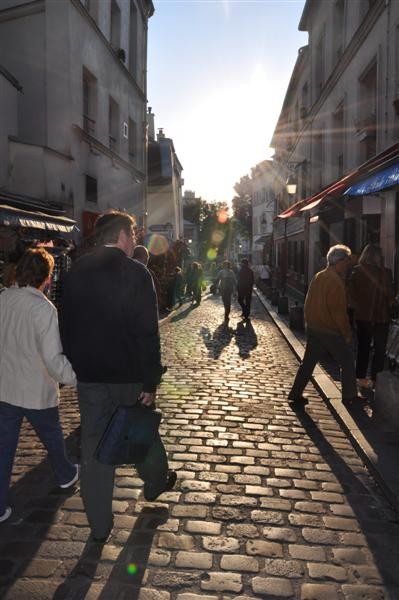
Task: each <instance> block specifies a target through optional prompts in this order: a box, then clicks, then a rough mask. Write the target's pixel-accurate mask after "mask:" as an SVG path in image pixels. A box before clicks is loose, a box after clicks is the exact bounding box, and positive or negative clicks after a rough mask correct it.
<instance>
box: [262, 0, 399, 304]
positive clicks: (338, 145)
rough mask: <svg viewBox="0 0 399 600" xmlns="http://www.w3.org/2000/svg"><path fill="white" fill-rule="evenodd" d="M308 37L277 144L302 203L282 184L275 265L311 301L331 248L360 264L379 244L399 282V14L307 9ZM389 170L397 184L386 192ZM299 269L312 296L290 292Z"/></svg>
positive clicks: (363, 3)
mask: <svg viewBox="0 0 399 600" xmlns="http://www.w3.org/2000/svg"><path fill="white" fill-rule="evenodd" d="M299 29H300V30H302V31H307V32H308V34H309V43H308V45H307V46H305V47H304V48H301V49H300V51H299V54H298V59H297V62H296V65H295V68H294V70H293V73H292V77H291V80H290V83H289V86H288V89H287V93H286V97H285V100H284V103H283V107H282V110H281V114H280V117H279V119H278V123H277V126H276V129H275V132H274V136H273V139H272V144H271V145H272V146H273V147H274V148H275V151H276V152H275V162H276V163H277V166H278V169H279V170H280V171H281V172H282V173H284V174H285V175H286V176H287V177H288V176H289V175H290V174H291V175H292V176H293V177H294V178H295V179H296V182H297V189H296V193H295V194H294V195H292V196H289V195H288V194H287V192H286V190H285V189H284V187H285V186H284V183H283V182H282V183H281V188H280V191H279V194H278V197H279V212H280V214H281V215H282V216H283V217H286V218H282V219H278V222H277V224H276V229H275V236H274V237H275V245H276V246H277V249H276V253H275V255H276V257H277V256H278V255H279V254H280V257H282V261H281V262H282V264H281V265H280V266H281V268H282V269H283V270H285V273H286V275H287V283H288V285H289V287H291V288H292V289H297V290H298V291H299V292H301V293H302V294H304V293H305V292H306V289H307V285H308V282H309V279H310V277H311V276H312V275H313V273H314V272H315V271H317V270H319V269H320V268H321V267H322V266H323V265H324V257H325V254H326V251H327V249H328V247H329V246H330V245H333V244H335V243H345V244H347V245H349V246H350V247H351V249H352V252H354V253H355V254H359V253H360V252H361V251H362V249H363V248H364V246H365V245H366V244H367V243H368V242H374V243H378V244H380V245H381V246H382V248H383V252H384V255H385V263H386V265H387V266H388V267H390V268H391V269H392V270H393V271H394V272H395V273H396V281H397V278H398V255H397V247H398V244H399V221H398V219H399V203H398V193H397V187H396V184H397V179H398V180H399V166H398V168H397V171H398V172H397V173H396V167H397V165H399V149H398V148H397V147H396V144H397V143H398V142H399V4H398V3H397V2H395V1H392V0H350V1H348V0H336V1H331V2H323V3H320V2H317V1H314V0H307V2H306V4H305V7H304V11H303V14H302V17H301V21H300V23H299ZM386 169H391V171H392V173H393V174H391V176H390V178H388V179H386V181H384V182H383V181H382V178H381V174H382V173H383V172H385V170H386ZM373 177H374V180H373V182H369V185H368V186H363V188H362V189H360V188H359V186H358V187H357V189H355V184H357V185H358V184H359V183H361V182H362V181H366V180H368V179H369V178H373ZM376 177H378V178H379V184H377V183H376V180H375V178H376ZM349 188H351V189H349ZM355 194H356V195H355ZM295 243H296V246H295V245H294V244H295ZM298 244H299V246H298ZM298 248H299V249H300V250H299V253H300V258H299V259H298V257H297V255H298ZM302 256H303V260H302ZM295 259H296V265H295V264H292V262H293V261H294V263H295ZM303 262H304V264H303ZM291 267H294V269H293V271H292V270H291ZM298 269H299V270H303V283H302V286H298V285H295V282H294V281H291V282H290V277H291V275H293V276H294V278H296V279H297V281H298V280H300V275H301V273H300V272H298Z"/></svg>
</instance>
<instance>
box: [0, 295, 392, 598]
mask: <svg viewBox="0 0 399 600" xmlns="http://www.w3.org/2000/svg"><path fill="white" fill-rule="evenodd" d="M239 314H240V313H239V310H238V308H237V305H234V306H233V310H232V314H231V319H230V322H229V327H226V326H225V325H224V324H223V320H222V319H223V308H222V305H221V300H220V298H215V297H212V296H211V297H209V298H206V299H204V300H203V301H202V303H201V305H200V306H199V307H198V308H191V306H189V305H188V304H184V305H183V307H182V308H181V309H179V311H178V312H176V313H173V314H172V315H171V317H170V318H169V319H168V321H167V322H165V323H164V324H163V325H162V328H161V334H162V343H163V357H164V362H165V364H166V365H167V366H168V371H167V373H166V375H165V377H164V382H163V384H162V387H161V388H160V391H159V394H158V407H159V408H161V409H162V411H163V415H164V421H163V425H162V432H163V436H164V441H165V443H166V447H167V451H168V455H169V458H170V466H171V468H174V469H176V470H177V471H178V482H177V485H176V489H175V490H174V491H172V492H169V493H167V494H164V495H163V496H162V497H161V498H160V501H158V502H155V503H146V502H144V500H143V497H142V494H141V482H140V480H139V479H138V478H137V477H136V476H135V472H134V470H133V469H131V468H123V469H119V470H118V476H117V481H116V485H117V487H116V490H115V506H114V511H115V527H114V531H113V534H112V537H111V538H110V540H109V542H108V543H107V544H106V545H105V546H104V547H102V546H101V545H93V544H88V543H86V542H87V539H88V535H89V529H88V526H87V521H86V518H85V514H84V512H83V509H82V503H81V500H80V496H79V490H78V489H76V490H74V492H69V493H65V492H64V491H61V490H59V489H58V488H56V487H55V486H54V480H53V478H52V475H51V472H50V467H49V465H48V463H47V462H45V461H44V458H45V454H44V452H43V450H42V448H41V445H40V443H39V441H38V440H37V439H36V437H35V436H34V435H33V434H32V432H31V431H30V430H29V428H28V427H27V426H25V428H24V430H23V434H22V437H21V440H20V445H19V450H18V456H17V460H16V463H15V467H14V480H13V481H14V484H13V490H12V501H13V505H14V507H15V512H14V516H13V518H11V519H10V522H9V523H5V524H4V525H1V526H0V586H1V587H0V597H2V598H5V599H7V600H49V599H52V598H54V599H55V600H60V599H67V600H75V599H76V600H77V599H83V598H85V599H87V600H95V599H97V598H98V599H112V600H116V599H118V600H119V599H129V600H136V599H139V600H175V599H177V600H218V599H219V600H229V599H233V598H240V600H245V599H246V598H250V597H252V598H253V597H263V598H267V599H269V598H270V599H277V598H289V599H298V600H380V599H381V600H383V599H387V600H398V599H399V569H398V566H399V522H398V520H397V516H395V514H394V513H393V512H392V510H391V509H390V507H389V505H388V504H387V503H386V501H385V499H384V498H383V496H382V495H381V494H380V492H379V490H378V488H377V486H376V485H375V483H374V481H373V479H372V478H371V477H370V475H369V474H368V472H367V470H366V469H365V467H364V465H363V464H362V462H361V460H360V459H359V457H358V456H357V454H356V452H355V451H354V449H353V448H352V446H351V444H350V443H349V441H348V440H347V438H346V436H345V435H344V433H343V432H342V431H341V430H340V428H339V426H338V425H337V423H336V421H335V419H334V417H333V416H332V415H331V413H330V411H329V410H328V408H327V407H326V406H325V404H324V403H323V401H322V400H321V399H320V397H319V395H318V394H317V392H316V391H315V389H314V388H313V387H312V386H309V389H308V390H307V392H308V394H309V395H310V396H311V400H310V403H309V405H308V406H307V408H306V410H305V411H298V412H293V410H292V409H291V408H290V407H289V406H288V404H287V400H286V397H287V393H288V391H289V388H290V384H291V382H292V378H293V376H294V374H295V372H296V369H297V364H298V363H297V361H296V359H295V357H294V355H293V354H292V352H291V351H290V350H289V348H288V346H287V345H286V342H285V340H284V339H283V338H282V337H281V334H280V333H279V332H278V330H277V328H276V327H275V325H274V324H273V323H272V322H271V320H269V317H268V316H267V314H266V312H265V310H264V308H263V307H262V306H261V304H260V302H259V301H258V299H257V298H256V297H254V298H253V318H252V320H251V321H250V322H248V323H244V322H242V321H241V320H240V316H239ZM62 395H63V401H62V409H61V412H62V420H63V425H64V431H65V435H66V437H67V438H68V447H69V449H70V452H71V454H72V456H73V455H75V456H76V453H77V449H78V444H77V439H78V436H77V431H76V429H77V427H78V424H79V415H78V413H77V404H76V398H75V395H74V391H73V390H71V389H68V388H64V390H63V393H62Z"/></svg>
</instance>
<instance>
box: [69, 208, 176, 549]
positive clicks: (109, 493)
mask: <svg viewBox="0 0 399 600" xmlns="http://www.w3.org/2000/svg"><path fill="white" fill-rule="evenodd" d="M134 227H135V221H134V219H133V218H132V217H131V216H130V215H128V214H127V213H123V212H118V211H112V212H109V213H104V214H102V215H100V216H99V217H98V218H97V221H96V223H95V234H96V236H97V243H96V246H95V248H94V251H93V252H92V253H91V254H88V255H86V256H84V257H82V258H81V259H80V260H78V261H76V262H75V264H74V265H73V266H72V269H71V270H70V272H69V273H68V274H67V276H66V277H65V280H64V294H63V304H62V306H63V310H62V319H61V336H62V340H63V345H64V350H65V353H66V355H67V356H68V357H69V359H70V361H71V363H72V365H73V367H74V369H75V372H76V375H77V379H78V386H77V387H78V399H79V407H80V415H81V445H82V472H81V493H82V498H83V503H84V507H85V510H86V514H87V517H88V521H89V525H90V528H91V534H92V539H93V540H94V541H95V542H101V543H104V542H105V541H106V539H107V538H108V535H109V534H110V532H111V530H112V527H113V514H112V498H113V489H114V477H115V467H114V466H110V465H105V464H102V463H100V462H98V461H97V460H96V459H95V458H94V452H95V450H96V448H97V446H98V443H99V441H100V439H101V437H102V435H103V433H104V430H105V429H106V427H107V425H108V422H109V420H110V418H111V416H112V414H113V412H114V411H115V409H116V408H117V407H118V405H134V404H136V403H138V402H140V403H141V404H142V405H143V406H146V407H148V408H149V409H150V408H154V406H155V397H156V389H157V386H158V384H159V383H160V381H161V376H162V373H163V372H164V369H163V367H162V364H161V354H160V339H159V329H158V308H157V299H156V294H155V289H154V284H153V280H152V277H151V274H150V272H149V271H148V269H146V267H144V265H142V264H140V263H139V262H138V261H137V260H132V258H131V257H132V255H133V250H134V244H135V234H134ZM136 469H137V471H138V474H139V476H140V477H141V479H143V481H144V498H145V499H146V500H149V501H152V500H155V499H156V498H157V497H158V496H159V495H160V494H161V493H163V492H164V491H166V490H170V489H172V487H173V486H174V484H175V482H176V473H175V472H174V471H169V470H168V460H167V456H166V452H165V448H164V445H163V443H162V441H161V438H160V437H159V435H157V438H156V440H155V442H154V444H153V445H152V446H151V447H150V450H149V452H148V454H147V456H146V458H145V459H144V461H143V462H141V463H140V464H136Z"/></svg>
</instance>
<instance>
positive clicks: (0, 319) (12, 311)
mask: <svg viewBox="0 0 399 600" xmlns="http://www.w3.org/2000/svg"><path fill="white" fill-rule="evenodd" d="M57 382H60V383H65V384H68V385H76V376H75V373H74V371H73V369H72V366H71V364H70V362H69V361H68V359H67V358H66V356H65V355H64V354H63V353H62V345H61V339H60V334H59V329H58V316H57V310H56V308H55V306H54V304H52V303H51V302H50V300H48V299H47V298H46V296H45V295H44V294H43V293H42V292H41V291H40V290H38V289H36V288H33V287H29V286H27V287H21V288H19V287H16V286H15V287H14V286H13V287H10V288H7V289H6V290H4V291H1V292H0V401H1V402H7V403H8V404H13V405H14V406H21V407H23V408H33V409H45V408H51V407H54V406H57V405H58V401H59V388H58V383H57Z"/></svg>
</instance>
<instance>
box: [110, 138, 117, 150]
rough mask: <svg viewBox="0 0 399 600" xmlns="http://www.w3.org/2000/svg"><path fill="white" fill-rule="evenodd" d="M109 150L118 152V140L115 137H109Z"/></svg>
mask: <svg viewBox="0 0 399 600" xmlns="http://www.w3.org/2000/svg"><path fill="white" fill-rule="evenodd" d="M109 148H110V150H113V152H116V138H115V137H114V136H113V135H110V136H109Z"/></svg>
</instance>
